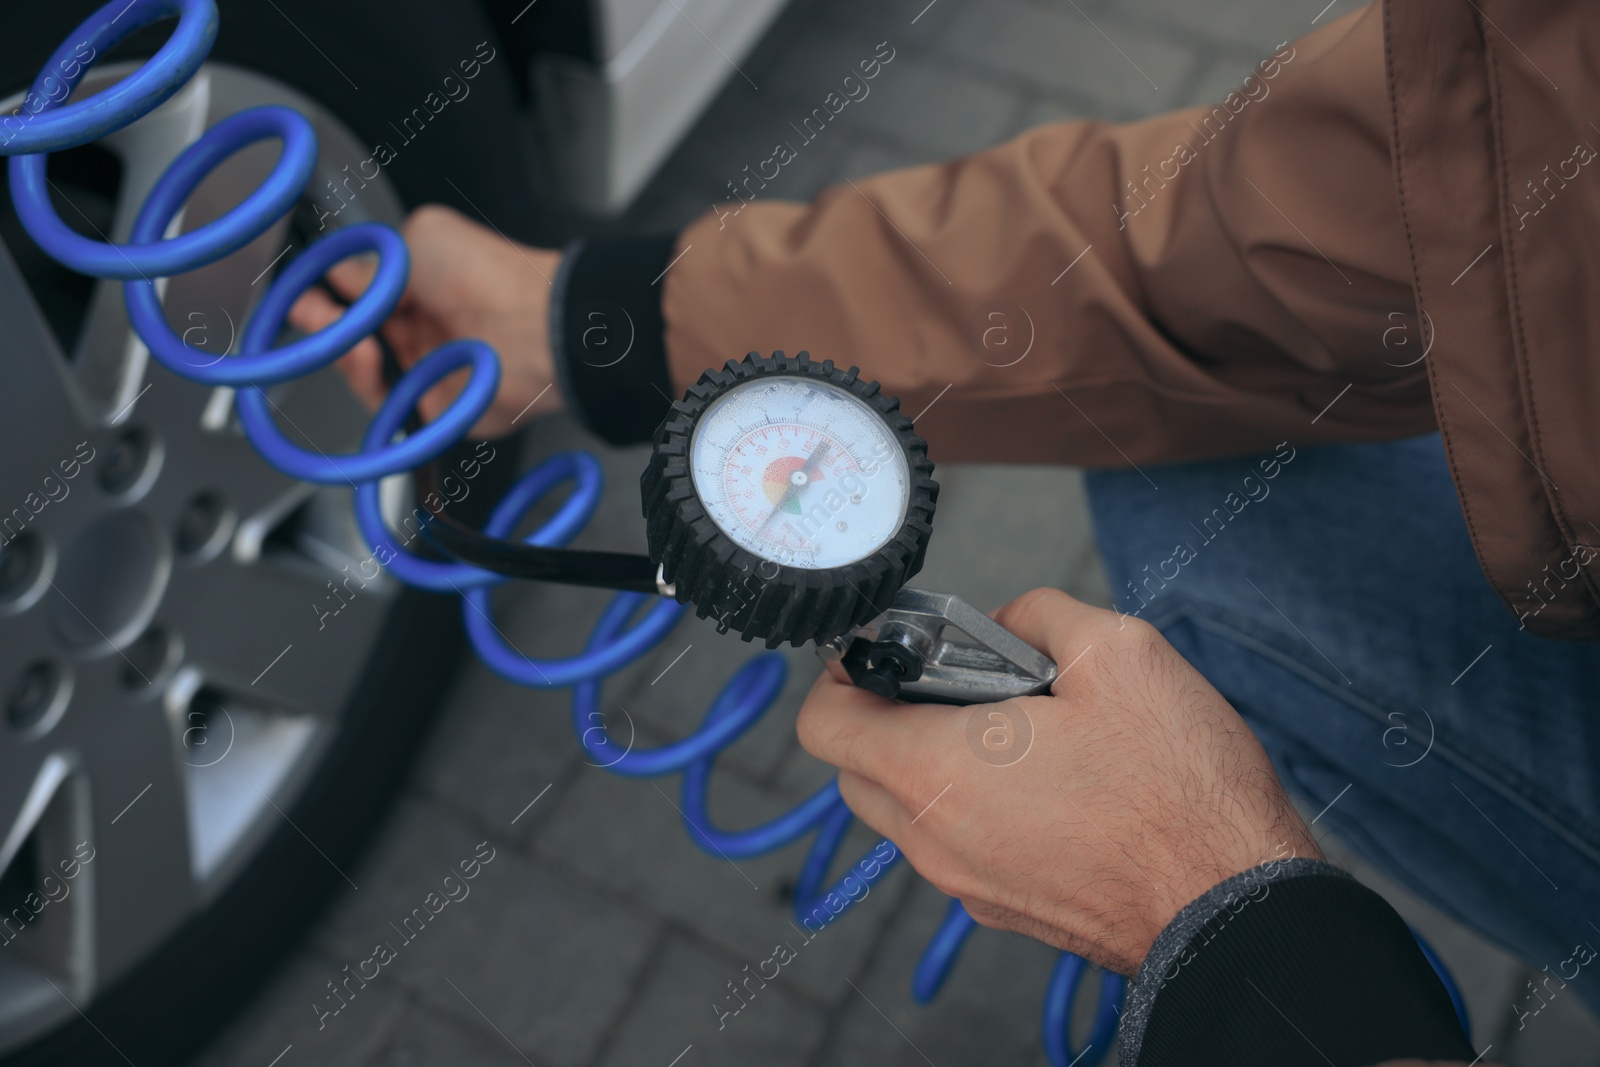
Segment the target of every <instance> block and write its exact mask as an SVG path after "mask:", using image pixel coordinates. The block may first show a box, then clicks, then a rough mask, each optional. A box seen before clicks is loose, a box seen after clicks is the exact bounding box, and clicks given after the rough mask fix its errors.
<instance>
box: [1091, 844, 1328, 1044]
mask: <svg viewBox="0 0 1600 1067" xmlns="http://www.w3.org/2000/svg"><path fill="white" fill-rule="evenodd" d="M1330 874H1331V875H1338V876H1339V877H1342V878H1349V877H1350V874H1349V872H1348V871H1345V870H1342V869H1340V868H1338V867H1335V866H1334V865H1333V864H1331V863H1326V862H1324V861H1322V860H1313V859H1301V858H1297V857H1294V856H1290V857H1287V858H1285V859H1281V860H1269V861H1268V862H1266V863H1263V864H1261V865H1260V866H1259V867H1252V868H1250V869H1249V870H1248V871H1241V872H1240V873H1239V874H1236V875H1234V876H1233V877H1232V878H1229V879H1228V880H1227V881H1225V882H1221V883H1219V884H1217V885H1215V886H1212V887H1211V888H1210V889H1208V890H1206V891H1205V892H1204V893H1202V894H1201V895H1200V896H1198V897H1196V898H1195V899H1194V900H1193V901H1191V902H1190V903H1189V905H1188V906H1187V907H1185V908H1184V909H1183V910H1182V911H1180V912H1178V914H1177V915H1176V916H1175V917H1174V918H1173V920H1172V921H1171V922H1170V923H1168V924H1167V927H1166V929H1164V930H1162V931H1161V933H1160V934H1159V935H1158V936H1157V937H1156V940H1155V944H1153V945H1151V946H1150V953H1149V955H1147V956H1145V958H1144V962H1143V963H1142V964H1140V965H1139V973H1138V974H1136V975H1135V976H1134V979H1133V984H1132V985H1130V986H1129V987H1128V995H1127V999H1126V1000H1125V1001H1124V1003H1123V1007H1122V1024H1121V1026H1120V1028H1119V1029H1118V1032H1117V1047H1118V1050H1119V1051H1118V1054H1117V1062H1118V1064H1119V1065H1120V1067H1135V1065H1136V1064H1137V1063H1138V1062H1139V1050H1140V1046H1142V1045H1143V1044H1144V1031H1145V1027H1146V1026H1147V1025H1148V1024H1149V1022H1150V1013H1151V1011H1153V1010H1154V1009H1155V1003H1156V996H1157V994H1159V993H1160V992H1161V990H1162V989H1163V988H1164V987H1165V986H1166V984H1167V983H1168V982H1170V981H1172V980H1173V979H1174V978H1176V977H1177V976H1178V974H1179V972H1181V971H1182V970H1183V968H1184V966H1185V965H1186V964H1188V962H1189V961H1190V960H1191V959H1193V958H1194V954H1195V953H1196V952H1199V951H1201V950H1202V949H1203V948H1204V946H1205V944H1206V942H1208V941H1210V940H1211V939H1212V938H1214V937H1216V936H1217V934H1218V933H1220V932H1221V931H1222V929H1223V927H1224V926H1225V925H1226V924H1227V922H1228V920H1229V919H1231V918H1233V917H1234V916H1235V915H1237V914H1238V913H1239V912H1240V911H1241V910H1243V909H1244V908H1246V907H1248V906H1249V905H1250V904H1251V903H1252V902H1255V901H1260V900H1264V899H1265V898H1266V896H1267V894H1268V893H1269V892H1270V891H1271V883H1273V882H1282V881H1285V880H1287V879H1290V878H1304V877H1306V876H1308V875H1330Z"/></svg>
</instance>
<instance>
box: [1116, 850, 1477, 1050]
mask: <svg viewBox="0 0 1600 1067" xmlns="http://www.w3.org/2000/svg"><path fill="white" fill-rule="evenodd" d="M1118 1038H1119V1045H1120V1050H1121V1051H1120V1054H1119V1056H1118V1059H1119V1061H1120V1063H1121V1065H1122V1067H1175V1065H1182V1067H1210V1065H1212V1064H1215V1065H1218V1067H1282V1065H1283V1064H1285V1063H1312V1062H1317V1063H1321V1062H1323V1061H1326V1062H1328V1063H1330V1064H1333V1065H1335V1067H1347V1065H1348V1067H1359V1065H1364V1064H1372V1063H1378V1062H1381V1061H1383V1060H1389V1059H1397V1058H1401V1057H1413V1058H1418V1059H1426V1060H1457V1059H1458V1060H1461V1061H1463V1062H1465V1061H1466V1060H1469V1059H1471V1058H1472V1056H1473V1055H1474V1053H1473V1052H1472V1048H1471V1046H1470V1045H1469V1044H1468V1043H1467V1040H1466V1038H1465V1037H1464V1036H1463V1035H1462V1033H1461V1027H1460V1024H1459V1023H1458V1022H1457V1020H1456V1015H1455V1009H1454V1008H1453V1007H1452V1005H1451V1003H1450V997H1449V995H1448V994H1447V993H1446V992H1445V989H1444V986H1443V985H1442V984H1441V983H1440V981H1439V978H1438V976H1437V975H1436V974H1435V973H1434V971H1433V968H1432V966H1431V965H1430V964H1429V963H1428V961H1427V959H1426V957H1424V956H1423V954H1422V951H1421V950H1420V949H1419V948H1418V947H1417V943H1416V939H1415V938H1414V937H1413V936H1412V934H1411V931H1410V929H1409V928H1408V927H1407V926H1406V924H1405V921H1404V920H1402V919H1401V918H1400V916H1399V915H1398V914H1396V913H1395V910H1394V909H1393V908H1391V907H1390V906H1389V904H1388V902H1387V901H1385V900H1384V899H1383V898H1382V897H1380V896H1379V895H1378V894H1376V893H1374V892H1373V891H1372V890H1370V889H1368V888H1366V887H1365V886H1363V885H1362V884H1361V883H1360V882H1357V881H1356V880H1355V879H1354V878H1352V877H1350V875H1349V874H1347V873H1346V872H1344V871H1342V870H1340V869H1339V868H1337V867H1334V866H1332V865H1331V864H1328V863H1323V862H1322V861H1320V860H1308V859H1287V860H1277V861H1273V862H1271V863H1265V864H1262V865H1261V866H1259V867H1255V868H1252V869H1251V870H1248V871H1245V872H1243V873H1242V874H1237V875H1235V876H1233V877H1232V878H1229V879H1228V880H1227V881H1225V882H1223V883H1221V884H1220V885H1217V886H1215V887H1213V888H1212V889H1210V890H1209V891H1207V892H1206V893H1205V894H1204V895H1202V896H1201V897H1200V898H1198V899H1197V900H1195V901H1194V902H1193V903H1191V904H1189V906H1188V907H1186V908H1184V909H1183V910H1182V911H1181V912H1179V913H1178V915H1177V917H1176V918H1174V919H1173V921H1172V922H1171V923H1170V924H1169V925H1168V926H1167V928H1166V929H1165V930H1163V931H1162V932H1161V935H1160V936H1159V937H1157V938H1156V942H1155V944H1154V945H1153V946H1152V947H1151V950H1150V954H1149V955H1148V956H1147V957H1145V961H1144V963H1143V964H1141V965H1140V967H1139V973H1138V974H1137V975H1136V976H1135V978H1134V981H1133V984H1132V986H1131V987H1130V988H1129V990H1128V998H1127V1005H1126V1007H1125V1009H1124V1012H1123V1017H1122V1025H1121V1030H1120V1032H1119V1035H1118Z"/></svg>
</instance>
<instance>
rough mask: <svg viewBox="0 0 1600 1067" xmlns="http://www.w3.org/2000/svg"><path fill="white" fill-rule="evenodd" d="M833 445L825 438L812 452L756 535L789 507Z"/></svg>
mask: <svg viewBox="0 0 1600 1067" xmlns="http://www.w3.org/2000/svg"><path fill="white" fill-rule="evenodd" d="M832 443H833V442H831V441H829V440H828V439H827V438H823V440H822V443H821V444H820V445H818V446H817V447H816V448H813V449H812V450H811V455H809V456H807V457H806V461H805V462H804V463H802V464H801V465H800V466H799V468H798V469H797V470H795V472H794V474H791V475H789V487H788V488H787V489H785V490H784V491H783V495H782V496H780V497H779V498H778V502H777V503H776V504H774V505H772V510H771V511H769V512H768V513H767V517H766V518H765V519H762V520H761V525H760V526H758V527H756V533H758V534H759V533H761V532H763V531H764V530H766V528H767V527H768V526H770V525H771V524H772V520H773V519H775V518H777V517H778V512H780V511H782V510H783V509H784V508H785V507H787V506H788V504H789V501H791V500H793V499H794V498H795V495H796V494H797V493H799V492H800V487H801V486H802V485H804V484H806V482H807V480H809V479H810V477H811V472H812V471H814V470H816V469H817V464H818V463H820V462H822V457H823V454H824V453H826V452H827V451H828V448H829V447H830V446H831V445H832ZM795 474H798V475H800V478H799V480H798V481H797V480H795Z"/></svg>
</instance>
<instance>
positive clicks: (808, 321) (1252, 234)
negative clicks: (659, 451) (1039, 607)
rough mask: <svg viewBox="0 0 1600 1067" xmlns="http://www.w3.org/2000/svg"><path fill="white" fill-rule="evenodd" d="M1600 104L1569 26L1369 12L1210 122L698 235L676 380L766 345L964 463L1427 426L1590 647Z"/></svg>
mask: <svg viewBox="0 0 1600 1067" xmlns="http://www.w3.org/2000/svg"><path fill="white" fill-rule="evenodd" d="M1586 16H1587V17H1586ZM882 73H883V76H884V77H893V69H892V67H890V68H887V69H885V70H884V71H883V72H882ZM1597 90H1600V18H1596V17H1594V15H1593V12H1592V10H1586V8H1585V7H1584V5H1582V4H1581V3H1579V2H1578V0H1567V2H1550V3H1513V2H1511V0H1471V2H1467V0H1406V2H1404V3H1390V2H1384V3H1381V4H1373V5H1372V6H1370V7H1367V8H1364V9H1362V10H1361V11H1358V12H1355V13H1353V14H1351V15H1349V16H1347V17H1345V18H1342V19H1339V20H1338V21H1336V22H1333V23H1331V24H1329V25H1327V26H1326V27H1324V28H1322V29H1320V30H1317V31H1316V32H1313V33H1311V34H1309V35H1307V36H1306V37H1303V38H1301V39H1300V40H1297V41H1295V42H1293V43H1292V44H1286V45H1285V46H1283V47H1281V48H1280V49H1279V50H1278V51H1277V53H1276V54H1275V55H1274V56H1273V57H1271V58H1269V59H1268V60H1265V61H1263V63H1262V64H1260V65H1259V66H1258V67H1257V68H1256V71H1255V73H1254V74H1252V75H1251V77H1250V78H1248V79H1246V81H1245V82H1244V84H1243V85H1242V86H1241V87H1240V90H1239V91H1238V92H1236V93H1234V94H1232V95H1230V96H1229V97H1228V98H1227V99H1226V100H1225V101H1223V102H1222V103H1221V104H1219V105H1218V106H1216V107H1209V108H1208V107H1198V108H1191V109H1188V110H1184V111H1179V112H1175V113H1173V114H1169V115H1163V116H1159V117H1157V118H1153V119H1149V120H1147V121H1143V122H1137V123H1132V124H1128V125H1121V126H1108V125H1105V124H1102V123H1098V122H1066V123H1059V124H1056V125H1051V126H1045V127H1042V128H1039V129H1036V130H1032V131H1030V132H1028V133H1026V134H1024V135H1022V136H1021V137H1018V138H1016V139H1015V140H1013V141H1010V142H1008V143H1006V144H1003V145H1000V146H999V147H997V148H993V149H990V150H988V151H985V152H980V153H977V154H976V155H972V156H968V157H966V158H963V159H958V160H954V161H951V162H948V163H941V164H934V165H928V166H922V167H914V168H911V169H907V170H901V171H895V172H892V173H889V174H883V175H879V176H877V177H874V178H871V179H863V180H861V181H858V182H855V183H846V184H843V185H840V186H836V187H834V188H832V189H829V190H827V191H826V192H824V193H823V194H822V195H821V196H820V197H818V198H817V200H816V201H815V202H814V203H812V204H809V205H800V204H792V203H781V202H768V201H764V200H761V199H757V200H755V202H753V203H751V204H749V205H748V206H746V207H744V208H743V209H742V210H741V211H740V212H739V213H738V214H737V215H731V214H730V213H726V212H724V213H722V215H721V217H719V216H718V215H717V214H713V215H710V216H707V217H706V218H704V219H702V220H700V221H699V222H697V223H696V224H694V225H693V226H691V227H690V228H689V229H688V230H686V231H685V232H684V233H683V235H682V236H681V237H680V239H679V247H678V249H677V250H676V251H677V253H680V254H681V259H679V260H678V261H677V262H676V263H674V265H673V266H672V267H671V269H670V270H669V271H668V272H667V275H666V279H665V282H664V284H665V293H664V297H663V309H664V313H665V317H666V321H667V349H668V353H669V358H670V361H671V363H672V367H673V377H674V379H675V381H676V382H677V383H678V384H679V385H680V386H681V385H684V384H687V383H688V382H690V381H693V380H694V379H695V378H696V377H697V376H698V375H699V372H700V370H701V369H702V368H703V367H706V366H715V365H719V364H720V363H721V362H723V361H724V360H725V359H726V358H727V357H728V356H729V355H738V354H740V353H743V352H745V351H747V350H750V349H769V348H773V347H783V348H786V349H789V350H791V351H793V350H796V349H801V348H805V349H809V350H810V351H811V352H812V353H813V354H814V355H816V356H817V357H818V358H825V357H826V358H833V359H835V360H836V361H838V362H840V363H845V364H848V363H856V364H859V365H860V366H861V367H862V369H863V371H864V372H865V373H867V374H869V375H871V376H873V377H876V378H878V379H879V380H880V381H882V382H883V384H884V386H885V388H886V390H888V391H889V392H891V393H897V394H899V395H900V396H901V398H902V401H903V406H904V409H905V410H906V411H907V412H908V413H910V414H913V415H915V414H917V413H918V412H919V411H921V410H922V409H923V408H924V407H925V406H927V405H929V404H932V405H933V406H932V407H931V408H930V409H929V410H928V411H927V413H926V414H925V415H924V416H922V417H921V418H920V419H919V422H918V425H919V429H920V431H921V432H922V433H923V435H924V436H925V437H927V438H928V440H929V441H930V443H931V445H932V451H933V454H934V457H935V459H937V460H942V461H950V460H994V461H1006V462H1025V463H1063V464H1079V465H1085V466H1118V465H1126V464H1129V463H1140V464H1143V463H1149V462H1158V461H1162V460H1176V459H1184V458H1197V457H1204V456H1220V455H1227V454H1232V453H1244V452H1250V451H1255V450H1264V449H1269V448H1271V447H1272V446H1273V445H1274V444H1276V443H1277V442H1279V441H1282V440H1285V439H1288V440H1291V441H1294V442H1297V443H1299V442H1317V441H1343V440H1371V439H1385V438H1397V437H1403V436H1408V435H1412V434H1418V433H1422V432H1425V431H1428V430H1432V429H1434V428H1435V427H1437V428H1438V429H1439V430H1440V431H1441V432H1442V433H1443V436H1444V441H1445V445H1446V448H1447V451H1448V454H1449V460H1450V467H1451V471H1452V474H1453V476H1454V478H1455V484H1456V488H1457V490H1458V493H1459V495H1460V498H1461V502H1462V508H1463V511H1464V513H1465V515H1466V520H1467V525H1468V528H1469V530H1470V532H1471V536H1472V540H1473V544H1474V546H1475V547H1476V550H1477V553H1478V559H1479V561H1480V563H1481V564H1482V566H1483V569H1484V571H1485V573H1486V574H1487V575H1488V577H1489V579H1490V581H1491V582H1492V583H1493V584H1494V586H1495V588H1496V589H1497V590H1498V591H1499V593H1500V595H1501V597H1502V598H1504V599H1505V600H1506V602H1507V604H1508V605H1509V606H1510V607H1511V609H1512V610H1513V611H1514V612H1515V613H1516V614H1517V615H1518V616H1519V617H1520V618H1521V619H1522V620H1523V621H1524V623H1525V625H1526V626H1527V627H1528V628H1529V629H1531V630H1533V631H1535V632H1538V633H1542V634H1547V635H1551V636H1557V637H1566V638H1581V639H1588V640H1594V639H1600V589H1597V583H1600V564H1595V565H1591V563H1592V561H1593V560H1595V559H1596V558H1597V556H1600V548H1596V547H1593V546H1600V464H1597V463H1596V459H1597V458H1600V421H1597V419H1596V417H1595V408H1596V405H1597V404H1600V361H1597V360H1594V359H1592V358H1591V354H1590V348H1591V346H1592V345H1593V344H1595V342H1596V340H1597V339H1600V301H1594V300H1592V299H1591V297H1592V296H1593V295H1594V294H1600V165H1595V166H1591V165H1590V163H1591V161H1593V160H1594V159H1595V157H1596V152H1595V149H1594V147H1592V146H1600V126H1597V125H1596V123H1600V105H1596V104H1595V101H1596V99H1600V94H1597ZM866 106H870V105H866ZM799 150H801V151H803V150H804V149H803V147H801V148H800V149H799ZM751 191H752V192H754V193H758V192H759V189H754V188H753V189H752V190H751ZM775 338H776V339H782V341H781V344H780V343H778V342H776V341H775V340H774V339H775ZM1430 397H1431V402H1430ZM1399 503H1400V502H1397V504H1399Z"/></svg>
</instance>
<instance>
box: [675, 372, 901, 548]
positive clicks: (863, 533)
mask: <svg viewBox="0 0 1600 1067" xmlns="http://www.w3.org/2000/svg"><path fill="white" fill-rule="evenodd" d="M689 468H690V475H691V477H692V479H693V483H694V488H695V492H696V493H698V494H699V497H700V502H701V503H702V504H703V505H704V506H705V509H706V513H707V514H708V515H710V516H711V519H712V521H713V522H715V523H716V524H717V526H718V527H719V528H720V529H721V530H722V532H723V533H725V534H727V535H728V536H729V537H730V538H732V540H733V542H734V544H736V545H738V546H739V547H740V548H743V549H745V550H747V551H749V552H751V553H754V554H755V555H757V556H759V557H761V558H762V559H767V560H772V561H773V562H774V563H778V564H781V565H782V566H785V567H800V568H806V569H811V570H825V569H829V568H833V567H843V566H846V565H847V564H851V563H855V562H857V561H858V560H862V559H865V558H866V557H868V556H870V555H872V554H873V553H874V552H876V551H877V550H878V549H880V548H882V547H883V546H884V545H885V544H887V543H888V542H889V540H890V539H891V538H893V537H894V535H895V534H896V533H897V532H898V531H899V529H900V527H901V525H902V524H903V523H904V522H905V517H906V507H907V505H908V503H909V500H910V495H911V474H910V469H909V467H908V465H907V463H906V456H905V452H904V451H903V450H902V449H901V447H900V443H899V442H898V441H897V440H896V439H895V436H894V433H893V431H892V430H890V428H889V427H888V425H886V424H885V423H884V421H883V419H882V418H881V417H880V416H879V415H878V413H877V412H875V411H873V410H872V409H871V408H870V407H868V406H867V405H866V404H865V403H863V402H862V401H861V400H859V399H857V398H856V397H854V396H852V395H851V394H850V393H849V392H847V391H846V390H844V389H841V388H839V387H837V386H834V385H831V384H829V383H827V382H818V381H814V380H811V379H808V378H802V377H788V376H778V377H768V378H758V379H756V380H754V381H749V382H744V383H742V384H740V385H737V386H735V387H734V388H732V389H730V390H729V391H728V392H726V393H724V394H723V395H722V396H720V397H718V398H717V399H716V400H714V401H712V403H711V405H710V407H708V408H707V409H706V412H705V414H704V415H702V416H701V417H700V420H699V422H698V424H697V425H696V426H695V430H694V436H693V438H692V439H691V442H690V448H689Z"/></svg>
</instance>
